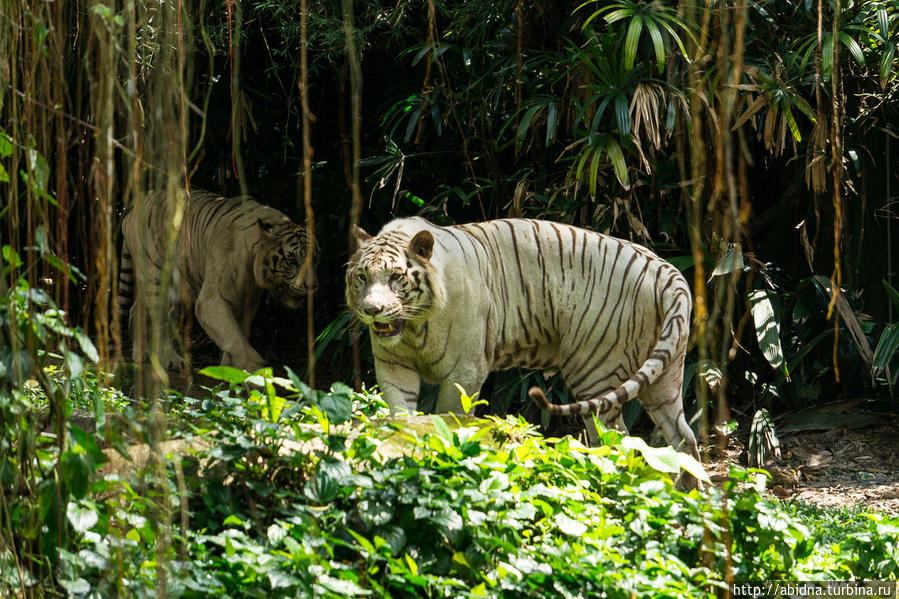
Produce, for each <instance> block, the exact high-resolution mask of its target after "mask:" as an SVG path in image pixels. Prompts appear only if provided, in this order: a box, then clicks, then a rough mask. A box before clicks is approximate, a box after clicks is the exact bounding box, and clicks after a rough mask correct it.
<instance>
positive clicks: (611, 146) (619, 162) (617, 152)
mask: <svg viewBox="0 0 899 599" xmlns="http://www.w3.org/2000/svg"><path fill="white" fill-rule="evenodd" d="M606 152H607V153H608V154H609V159H610V160H611V161H612V168H614V169H615V176H616V177H618V181H619V182H620V183H621V185H622V186H624V187H630V182H629V181H628V178H627V163H625V161H624V152H622V151H621V146H619V145H618V141H617V140H615V138H613V137H610V138H609V143H608V145H607V146H606Z"/></svg>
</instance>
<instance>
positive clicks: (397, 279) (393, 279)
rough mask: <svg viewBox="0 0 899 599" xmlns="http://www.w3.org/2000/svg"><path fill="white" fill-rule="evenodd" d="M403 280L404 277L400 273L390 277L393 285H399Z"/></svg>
mask: <svg viewBox="0 0 899 599" xmlns="http://www.w3.org/2000/svg"><path fill="white" fill-rule="evenodd" d="M402 278H403V275H401V274H400V273H398V272H395V273H393V274H392V275H390V282H391V283H398V282H399V281H400V280H402Z"/></svg>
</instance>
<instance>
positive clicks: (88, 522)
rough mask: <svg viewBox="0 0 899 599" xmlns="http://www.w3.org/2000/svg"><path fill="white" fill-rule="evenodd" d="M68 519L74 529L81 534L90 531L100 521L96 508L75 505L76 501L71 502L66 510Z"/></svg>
mask: <svg viewBox="0 0 899 599" xmlns="http://www.w3.org/2000/svg"><path fill="white" fill-rule="evenodd" d="M66 517H67V518H68V519H69V523H70V524H71V525H72V528H74V529H75V530H76V531H77V532H80V533H84V532H87V531H88V530H90V529H91V527H92V526H93V525H94V524H96V523H97V521H98V520H99V518H98V517H97V511H96V510H95V509H94V508H92V507H90V506H87V505H81V504H80V503H75V502H74V501H70V502H69V505H68V507H67V508H66Z"/></svg>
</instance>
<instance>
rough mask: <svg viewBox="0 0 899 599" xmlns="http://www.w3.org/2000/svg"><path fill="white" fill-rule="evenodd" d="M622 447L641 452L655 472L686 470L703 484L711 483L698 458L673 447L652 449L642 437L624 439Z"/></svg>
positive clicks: (674, 472) (671, 472)
mask: <svg viewBox="0 0 899 599" xmlns="http://www.w3.org/2000/svg"><path fill="white" fill-rule="evenodd" d="M621 445H622V447H626V448H628V449H633V450H636V451H639V452H640V453H641V454H642V455H643V459H645V460H646V463H647V464H649V466H650V467H651V468H652V469H653V470H658V471H659V472H667V473H669V474H676V473H677V472H680V471H681V470H684V471H685V472H688V473H690V474H692V475H693V476H695V477H696V478H697V479H699V480H701V481H703V482H711V480H710V479H709V475H708V474H707V473H706V471H705V468H703V467H702V464H700V463H699V462H697V461H696V458H694V457H693V456H691V455H687V454H685V453H683V452H681V451H677V450H676V449H674V448H673V447H650V446H649V445H647V443H646V441H644V440H643V439H641V438H640V437H624V438H622V439H621Z"/></svg>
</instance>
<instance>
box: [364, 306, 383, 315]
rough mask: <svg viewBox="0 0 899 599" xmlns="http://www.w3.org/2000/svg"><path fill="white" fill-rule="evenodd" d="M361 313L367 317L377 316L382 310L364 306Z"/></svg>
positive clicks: (376, 307) (379, 307)
mask: <svg viewBox="0 0 899 599" xmlns="http://www.w3.org/2000/svg"><path fill="white" fill-rule="evenodd" d="M362 311H363V312H365V313H366V314H368V315H369V316H377V315H378V314H380V313H381V312H383V311H384V308H383V307H381V306H366V307H364V308H363V309H362Z"/></svg>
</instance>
